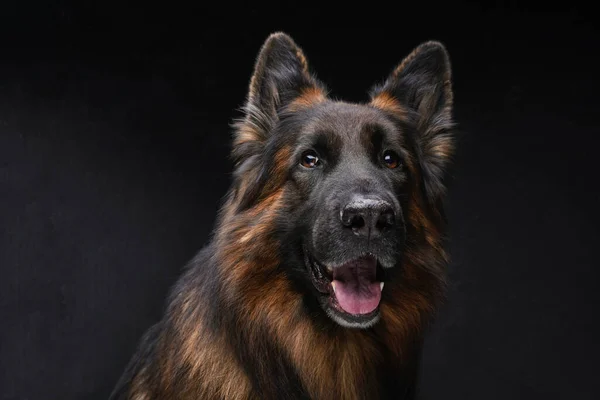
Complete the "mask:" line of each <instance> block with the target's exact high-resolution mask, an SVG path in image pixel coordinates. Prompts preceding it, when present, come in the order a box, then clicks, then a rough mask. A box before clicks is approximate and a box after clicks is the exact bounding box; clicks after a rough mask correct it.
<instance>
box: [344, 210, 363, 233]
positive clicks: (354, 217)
mask: <svg viewBox="0 0 600 400" xmlns="http://www.w3.org/2000/svg"><path fill="white" fill-rule="evenodd" d="M342 223H343V224H344V226H346V227H348V228H352V229H360V228H362V227H363V226H365V219H364V217H363V216H362V215H361V213H360V212H358V211H356V210H354V209H348V208H347V209H345V210H344V212H343V213H342Z"/></svg>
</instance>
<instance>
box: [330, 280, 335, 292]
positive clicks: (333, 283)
mask: <svg viewBox="0 0 600 400" xmlns="http://www.w3.org/2000/svg"><path fill="white" fill-rule="evenodd" d="M331 287H332V288H333V293H335V281H333V282H331Z"/></svg>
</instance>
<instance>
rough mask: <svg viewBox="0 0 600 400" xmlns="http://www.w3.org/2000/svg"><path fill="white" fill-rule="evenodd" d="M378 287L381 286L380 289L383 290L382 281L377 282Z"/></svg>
mask: <svg viewBox="0 0 600 400" xmlns="http://www.w3.org/2000/svg"><path fill="white" fill-rule="evenodd" d="M379 287H380V288H381V289H380V290H383V282H379Z"/></svg>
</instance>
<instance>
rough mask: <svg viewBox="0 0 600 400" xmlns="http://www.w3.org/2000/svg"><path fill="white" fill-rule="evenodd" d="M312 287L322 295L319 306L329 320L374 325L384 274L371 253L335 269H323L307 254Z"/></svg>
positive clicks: (359, 325)
mask: <svg viewBox="0 0 600 400" xmlns="http://www.w3.org/2000/svg"><path fill="white" fill-rule="evenodd" d="M307 264H308V265H309V266H310V267H309V270H310V275H311V278H312V282H313V285H314V286H315V288H316V289H317V290H318V291H319V292H320V293H321V294H322V295H324V296H323V297H325V299H323V301H322V304H323V303H325V304H323V305H324V306H325V307H326V311H327V313H328V314H329V316H330V317H332V318H333V319H334V320H335V321H336V322H338V323H340V324H341V325H344V326H348V327H366V326H370V325H372V324H374V323H375V322H377V320H378V318H379V304H380V302H381V293H382V290H383V287H384V280H385V272H384V270H383V268H382V267H381V266H380V265H379V263H378V262H377V258H376V257H375V256H374V255H372V254H365V255H363V256H361V257H359V258H357V259H354V260H351V261H348V262H346V263H344V264H341V265H337V266H335V267H329V266H325V265H323V264H321V263H319V262H318V261H317V260H315V259H314V258H311V257H310V256H308V255H307Z"/></svg>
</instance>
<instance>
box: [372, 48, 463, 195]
mask: <svg viewBox="0 0 600 400" xmlns="http://www.w3.org/2000/svg"><path fill="white" fill-rule="evenodd" d="M371 104H372V105H374V106H376V107H379V108H383V109H386V110H387V111H391V112H393V113H395V114H397V115H399V116H400V118H402V119H404V120H405V121H407V122H409V123H411V124H412V125H413V126H414V127H415V130H416V133H417V145H418V146H419V151H420V153H421V155H422V159H421V164H422V167H423V172H424V175H425V176H424V177H423V178H424V182H425V189H426V191H427V195H428V197H429V198H430V199H431V200H437V198H438V197H439V196H440V195H441V194H442V193H443V191H444V186H443V184H442V178H443V175H444V172H445V169H446V167H447V164H448V162H449V161H450V158H451V156H452V153H453V150H454V139H453V136H452V134H451V129H452V127H453V121H452V83H451V68H450V60H449V57H448V53H447V51H446V48H445V47H444V45H442V44H441V43H439V42H435V41H430V42H425V43H423V44H421V45H420V46H418V47H417V48H416V49H414V50H413V51H412V53H411V54H410V55H408V56H407V57H406V58H405V59H404V60H403V61H402V62H401V63H400V65H399V66H398V67H396V69H394V71H393V72H392V73H391V75H390V76H389V77H388V79H387V80H386V81H385V83H384V84H383V85H381V86H379V87H376V88H374V89H373V90H372V91H371Z"/></svg>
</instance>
